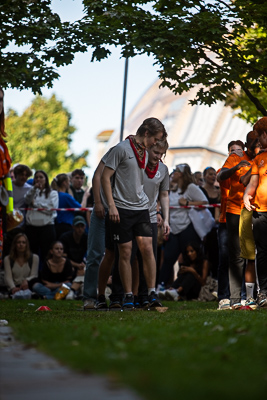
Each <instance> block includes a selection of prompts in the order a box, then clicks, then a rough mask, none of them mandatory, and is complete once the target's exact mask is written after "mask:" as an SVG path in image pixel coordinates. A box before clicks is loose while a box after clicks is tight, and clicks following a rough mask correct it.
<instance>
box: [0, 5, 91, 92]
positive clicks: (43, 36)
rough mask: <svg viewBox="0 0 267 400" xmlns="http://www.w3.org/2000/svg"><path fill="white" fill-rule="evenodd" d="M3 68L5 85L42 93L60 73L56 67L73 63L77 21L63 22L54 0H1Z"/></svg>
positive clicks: (0, 58) (82, 47)
mask: <svg viewBox="0 0 267 400" xmlns="http://www.w3.org/2000/svg"><path fill="white" fill-rule="evenodd" d="M0 26H1V35H0V52H1V53H0V69H1V82H0V83H1V85H2V86H3V87H4V88H7V87H11V88H18V89H28V88H30V89H32V91H33V92H34V93H36V92H38V93H41V88H42V87H44V86H48V87H52V82H53V80H54V79H56V78H58V77H59V74H58V72H57V71H56V69H55V67H59V66H61V65H66V64H70V63H71V62H72V60H73V58H74V55H75V53H76V52H77V51H85V50H86V49H87V46H85V45H82V44H80V43H79V35H78V34H77V32H78V31H79V28H78V24H77V23H73V24H71V23H69V22H65V23H62V22H61V20H60V17H59V16H58V14H56V13H53V12H52V11H51V0H42V1H38V0H1V3H0Z"/></svg>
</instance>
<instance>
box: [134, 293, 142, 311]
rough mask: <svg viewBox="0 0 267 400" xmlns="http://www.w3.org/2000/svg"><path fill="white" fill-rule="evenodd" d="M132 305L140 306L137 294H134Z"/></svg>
mask: <svg viewBox="0 0 267 400" xmlns="http://www.w3.org/2000/svg"><path fill="white" fill-rule="evenodd" d="M134 307H135V308H141V304H140V301H139V299H138V296H134Z"/></svg>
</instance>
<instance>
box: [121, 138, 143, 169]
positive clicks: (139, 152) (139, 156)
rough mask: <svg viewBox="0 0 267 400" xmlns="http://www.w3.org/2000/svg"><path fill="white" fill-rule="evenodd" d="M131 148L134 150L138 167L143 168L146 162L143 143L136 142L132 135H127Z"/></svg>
mask: <svg viewBox="0 0 267 400" xmlns="http://www.w3.org/2000/svg"><path fill="white" fill-rule="evenodd" d="M126 139H128V140H129V142H130V145H131V148H132V149H133V151H134V154H135V157H136V160H137V163H138V166H139V168H142V169H145V164H146V148H145V146H144V145H143V144H141V143H137V141H136V140H135V138H134V136H133V135H130V136H128V137H127V138H126Z"/></svg>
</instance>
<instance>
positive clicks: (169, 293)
mask: <svg viewBox="0 0 267 400" xmlns="http://www.w3.org/2000/svg"><path fill="white" fill-rule="evenodd" d="M165 297H166V300H171V301H178V299H179V294H178V293H177V290H176V289H168V290H166V292H165Z"/></svg>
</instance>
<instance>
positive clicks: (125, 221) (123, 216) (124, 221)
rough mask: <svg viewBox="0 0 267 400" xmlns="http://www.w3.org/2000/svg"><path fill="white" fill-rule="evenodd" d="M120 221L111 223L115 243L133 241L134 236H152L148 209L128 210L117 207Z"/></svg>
mask: <svg viewBox="0 0 267 400" xmlns="http://www.w3.org/2000/svg"><path fill="white" fill-rule="evenodd" d="M117 210H118V212H119V215H120V223H119V224H116V223H114V222H111V223H110V230H111V233H112V238H113V240H114V242H115V243H127V242H131V241H132V240H133V238H134V237H136V236H141V237H152V228H151V224H150V218H149V212H148V210H140V211H139V210H127V209H124V208H117Z"/></svg>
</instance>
